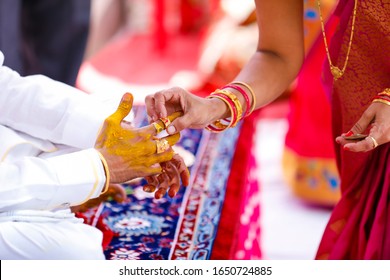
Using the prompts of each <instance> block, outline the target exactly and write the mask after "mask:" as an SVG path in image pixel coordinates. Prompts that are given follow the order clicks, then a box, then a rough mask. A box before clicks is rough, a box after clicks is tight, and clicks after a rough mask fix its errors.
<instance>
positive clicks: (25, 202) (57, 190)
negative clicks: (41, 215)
mask: <svg viewBox="0 0 390 280" xmlns="http://www.w3.org/2000/svg"><path fill="white" fill-rule="evenodd" d="M105 181H106V178H105V172H104V168H103V166H102V164H101V161H100V158H99V155H98V153H97V152H96V150H94V149H87V150H83V151H80V152H74V153H70V154H65V155H60V156H55V157H52V158H45V159H43V158H39V157H24V158H22V159H20V160H17V161H14V162H2V163H0V212H5V211H15V210H26V209H27V210H51V209H55V208H59V207H61V206H64V205H66V206H69V205H79V204H81V203H83V202H84V201H86V200H88V199H90V198H95V197H98V196H99V195H100V193H101V190H102V188H103V187H104V184H105Z"/></svg>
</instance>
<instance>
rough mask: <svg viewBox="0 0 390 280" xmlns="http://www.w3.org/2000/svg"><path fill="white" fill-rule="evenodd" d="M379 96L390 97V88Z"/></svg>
mask: <svg viewBox="0 0 390 280" xmlns="http://www.w3.org/2000/svg"><path fill="white" fill-rule="evenodd" d="M378 95H386V96H390V88H385V89H384V90H383V91H382V92H380V93H378Z"/></svg>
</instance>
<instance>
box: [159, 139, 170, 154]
mask: <svg viewBox="0 0 390 280" xmlns="http://www.w3.org/2000/svg"><path fill="white" fill-rule="evenodd" d="M156 146H157V154H161V153H164V152H166V151H167V150H169V148H170V146H169V143H168V140H166V139H157V140H156Z"/></svg>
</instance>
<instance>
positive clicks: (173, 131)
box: [167, 125, 176, 134]
mask: <svg viewBox="0 0 390 280" xmlns="http://www.w3.org/2000/svg"><path fill="white" fill-rule="evenodd" d="M167 132H168V133H169V134H175V133H176V127H175V126H173V125H170V126H168V128H167Z"/></svg>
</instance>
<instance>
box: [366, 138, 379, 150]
mask: <svg viewBox="0 0 390 280" xmlns="http://www.w3.org/2000/svg"><path fill="white" fill-rule="evenodd" d="M367 137H369V138H370V139H371V141H372V144H374V149H375V148H376V147H378V146H379V145H378V142H377V141H376V140H375V138H374V137H372V136H371V135H368V136H367Z"/></svg>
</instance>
